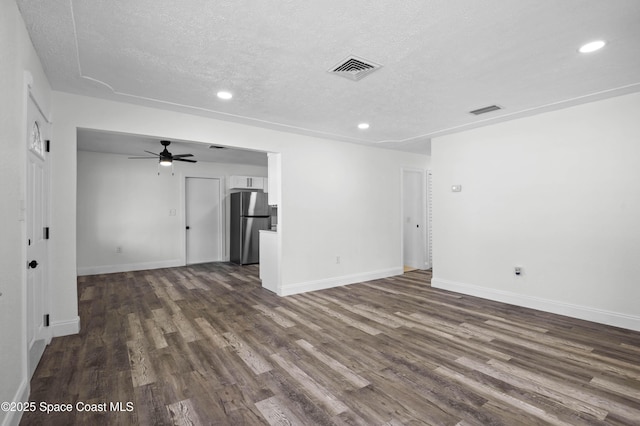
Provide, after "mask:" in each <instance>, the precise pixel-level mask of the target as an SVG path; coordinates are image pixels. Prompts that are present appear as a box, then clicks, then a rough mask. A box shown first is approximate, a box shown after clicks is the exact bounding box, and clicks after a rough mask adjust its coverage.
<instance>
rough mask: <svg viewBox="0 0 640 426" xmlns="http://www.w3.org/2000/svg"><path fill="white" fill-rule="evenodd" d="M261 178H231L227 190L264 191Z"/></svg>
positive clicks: (263, 179)
mask: <svg viewBox="0 0 640 426" xmlns="http://www.w3.org/2000/svg"><path fill="white" fill-rule="evenodd" d="M264 181H265V178H263V177H256V176H231V177H230V178H229V189H264Z"/></svg>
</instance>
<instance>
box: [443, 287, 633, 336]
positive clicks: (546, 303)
mask: <svg viewBox="0 0 640 426" xmlns="http://www.w3.org/2000/svg"><path fill="white" fill-rule="evenodd" d="M431 287H433V288H440V289H443V290H449V291H453V292H456V293H462V294H467V295H470V296H476V297H481V298H483V299H489V300H494V301H496V302H503V303H508V304H510V305H516V306H522V307H524V308H531V309H536V310H539V311H543V312H549V313H552V314H558V315H564V316H567V317H571V318H578V319H582V320H586V321H592V322H597V323H600V324H606V325H612V326H614V327H621V328H626V329H628V330H634V331H640V317H638V316H635V315H628V314H623V313H619V312H613V311H607V310H604V309H599V308H593V307H590V306H581V305H574V304H571V303H566V302H561V301H557V300H550V299H543V298H539V297H534V296H526V295H523V294H518V293H513V292H508V291H502V290H496V289H492V288H486V287H480V286H476V285H472V284H466V283H460V282H455V281H449V280H443V279H440V278H435V277H434V278H432V280H431Z"/></svg>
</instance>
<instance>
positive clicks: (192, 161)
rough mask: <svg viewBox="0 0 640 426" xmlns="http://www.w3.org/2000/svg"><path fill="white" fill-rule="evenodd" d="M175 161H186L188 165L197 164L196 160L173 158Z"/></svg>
mask: <svg viewBox="0 0 640 426" xmlns="http://www.w3.org/2000/svg"><path fill="white" fill-rule="evenodd" d="M173 161H185V162H187V163H197V161H196V160H185V159H183V158H176V157H173Z"/></svg>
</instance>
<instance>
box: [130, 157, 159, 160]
mask: <svg viewBox="0 0 640 426" xmlns="http://www.w3.org/2000/svg"><path fill="white" fill-rule="evenodd" d="M146 159H153V160H157V159H158V157H129V160H146Z"/></svg>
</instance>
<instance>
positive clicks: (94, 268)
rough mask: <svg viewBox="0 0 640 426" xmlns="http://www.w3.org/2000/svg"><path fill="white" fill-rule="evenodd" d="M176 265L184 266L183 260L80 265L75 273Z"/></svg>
mask: <svg viewBox="0 0 640 426" xmlns="http://www.w3.org/2000/svg"><path fill="white" fill-rule="evenodd" d="M177 266H184V260H182V259H171V260H160V261H156V262H142V263H122V264H118V265H101V266H82V267H78V269H77V273H78V276H83V275H98V274H113V273H116V272H130V271H144V270H147V269H160V268H175V267H177Z"/></svg>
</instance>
